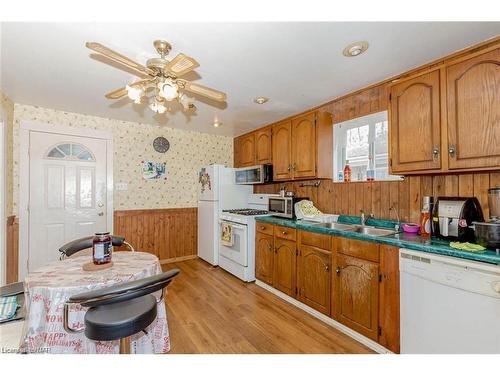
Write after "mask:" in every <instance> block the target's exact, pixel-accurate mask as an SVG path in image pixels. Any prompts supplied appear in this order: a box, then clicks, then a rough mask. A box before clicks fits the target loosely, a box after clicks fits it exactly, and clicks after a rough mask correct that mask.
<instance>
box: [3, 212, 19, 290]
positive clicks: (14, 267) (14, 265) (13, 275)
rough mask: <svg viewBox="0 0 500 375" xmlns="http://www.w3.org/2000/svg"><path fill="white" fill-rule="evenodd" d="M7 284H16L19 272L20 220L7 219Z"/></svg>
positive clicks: (14, 218)
mask: <svg viewBox="0 0 500 375" xmlns="http://www.w3.org/2000/svg"><path fill="white" fill-rule="evenodd" d="M6 232H7V267H6V274H7V284H9V283H15V282H16V281H17V279H18V272H19V267H18V264H19V220H18V219H17V218H16V217H15V216H9V217H7V231H6Z"/></svg>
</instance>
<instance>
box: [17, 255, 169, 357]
mask: <svg viewBox="0 0 500 375" xmlns="http://www.w3.org/2000/svg"><path fill="white" fill-rule="evenodd" d="M90 260H91V259H89V256H88V255H86V256H79V257H74V258H69V259H65V260H63V261H59V262H54V263H50V264H48V265H46V266H43V267H41V268H39V269H38V270H36V271H34V272H31V273H30V274H29V275H28V277H27V278H26V280H25V284H26V286H25V287H26V293H27V298H26V301H27V308H28V311H27V316H26V321H25V324H24V332H23V342H22V344H21V348H22V349H24V350H26V351H27V352H29V353H118V351H119V341H118V340H116V341H93V340H90V339H87V338H86V337H85V334H84V333H83V332H79V333H67V332H66V331H65V330H64V328H63V307H64V303H65V302H66V301H67V300H68V298H69V297H71V296H72V295H74V294H78V293H82V292H87V291H89V290H93V289H99V288H102V287H104V286H110V285H113V284H116V283H122V282H126V281H132V280H137V279H142V278H144V277H148V276H152V275H156V274H158V273H161V272H162V270H161V266H160V263H159V261H158V258H157V257H156V256H154V255H151V254H147V253H142V252H128V251H122V252H115V253H113V263H114V264H113V267H111V268H108V269H105V270H101V271H91V272H89V271H84V270H83V269H82V265H83V264H84V263H87V262H89V261H90ZM86 310H87V309H86V308H83V307H81V306H79V305H76V306H75V307H74V308H71V309H70V313H69V322H70V326H71V327H72V328H73V329H76V328H79V327H82V326H83V322H84V320H83V318H84V315H85V312H86ZM146 331H147V334H145V333H143V332H140V333H138V334H136V335H134V336H132V349H131V350H132V353H166V352H168V351H169V350H170V340H169V334H168V325H167V314H166V309H165V303H163V302H161V303H159V304H158V316H157V319H156V320H155V321H154V322H153V323H151V325H150V326H149V327H148V328H147V329H146Z"/></svg>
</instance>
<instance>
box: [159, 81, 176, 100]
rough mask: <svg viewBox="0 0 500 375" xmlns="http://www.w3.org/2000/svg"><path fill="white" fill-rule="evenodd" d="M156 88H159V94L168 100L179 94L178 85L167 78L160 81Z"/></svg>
mask: <svg viewBox="0 0 500 375" xmlns="http://www.w3.org/2000/svg"><path fill="white" fill-rule="evenodd" d="M158 88H159V89H160V92H159V95H160V96H161V97H162V98H164V99H165V100H167V101H169V102H170V101H172V100H174V99H175V98H177V97H178V96H179V86H177V84H176V83H175V82H174V81H173V80H171V79H169V78H167V79H166V80H165V81H164V82H160V83H159V84H158Z"/></svg>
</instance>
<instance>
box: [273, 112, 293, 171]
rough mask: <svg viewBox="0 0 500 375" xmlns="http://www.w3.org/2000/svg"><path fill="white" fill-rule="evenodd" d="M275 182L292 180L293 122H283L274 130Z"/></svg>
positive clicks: (274, 127) (275, 126)
mask: <svg viewBox="0 0 500 375" xmlns="http://www.w3.org/2000/svg"><path fill="white" fill-rule="evenodd" d="M272 154H273V180H274V181H283V180H291V179H292V178H293V173H292V122H291V121H283V122H280V123H278V124H276V125H274V126H273V128H272Z"/></svg>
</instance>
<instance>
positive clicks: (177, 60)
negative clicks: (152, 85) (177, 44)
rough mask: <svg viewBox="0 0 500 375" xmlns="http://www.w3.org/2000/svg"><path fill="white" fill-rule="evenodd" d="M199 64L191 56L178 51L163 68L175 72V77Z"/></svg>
mask: <svg viewBox="0 0 500 375" xmlns="http://www.w3.org/2000/svg"><path fill="white" fill-rule="evenodd" d="M199 66H200V64H198V62H197V61H196V60H195V59H193V58H192V57H189V56H186V55H185V54H183V53H179V54H178V55H177V56H175V57H174V58H173V60H172V61H170V62H169V63H168V64H167V66H166V67H165V69H166V70H168V71H170V72H172V73H173V74H175V76H176V77H180V76H182V75H184V74H186V73H189V72H190V71H191V70H194V69H196V68H197V67H199Z"/></svg>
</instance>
